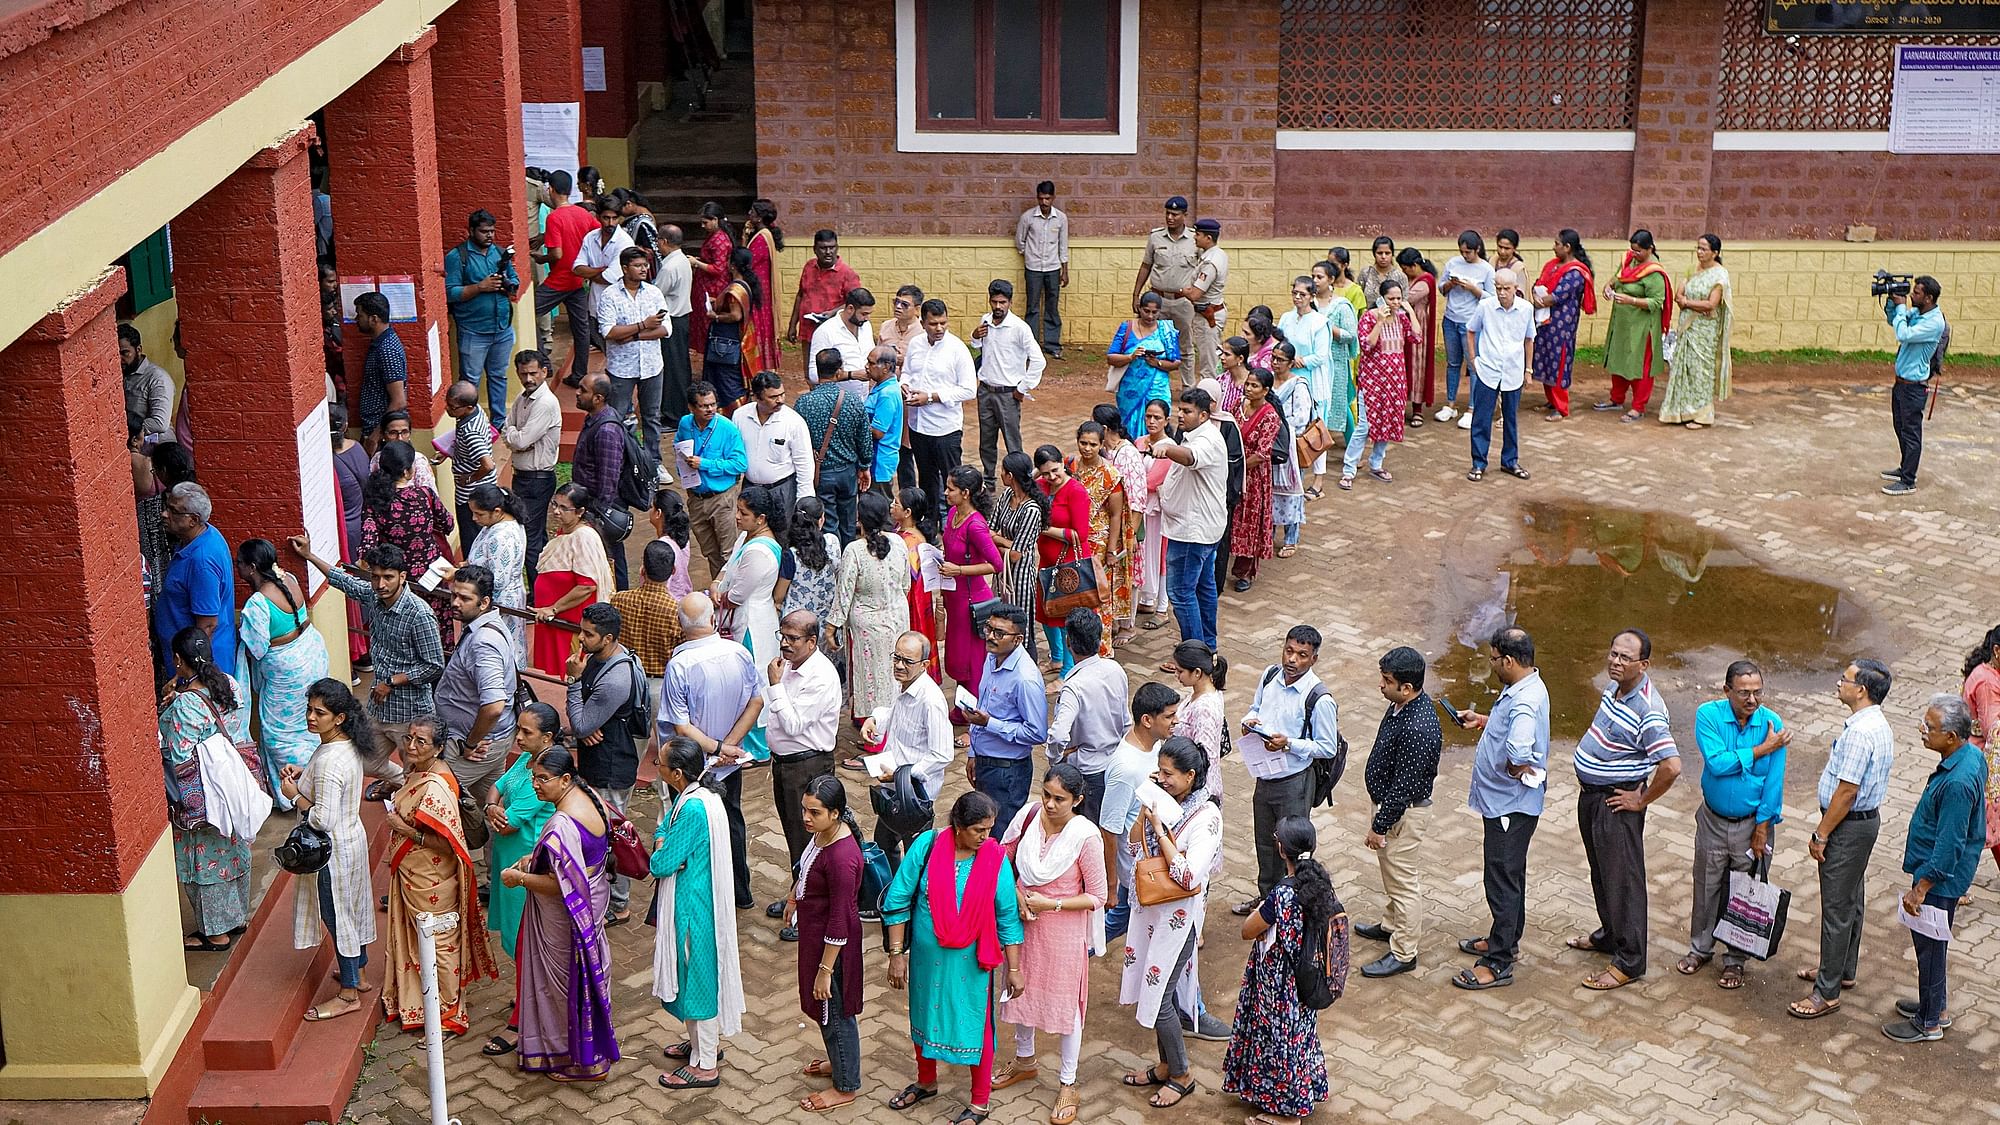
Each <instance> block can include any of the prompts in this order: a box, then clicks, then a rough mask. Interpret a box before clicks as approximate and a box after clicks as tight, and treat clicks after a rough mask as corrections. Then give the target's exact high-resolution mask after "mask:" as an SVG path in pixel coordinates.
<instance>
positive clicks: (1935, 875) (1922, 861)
mask: <svg viewBox="0 0 2000 1125" xmlns="http://www.w3.org/2000/svg"><path fill="white" fill-rule="evenodd" d="M1917 733H1918V734H1919V735H1921V736H1922V737H1923V740H1924V748H1925V749H1927V750H1929V751H1931V752H1932V753H1934V754H1936V755H1937V756H1938V766H1937V769H1935V770H1932V771H1931V776H1930V779H1929V780H1928V781H1926V782H1924V795H1923V796H1921V797H1919V798H1917V807H1916V808H1915V809H1912V810H1911V811H1910V831H1909V835H1908V838H1907V839H1906V841H1905V842H1904V844H1903V870H1904V871H1906V872H1908V873H1909V875H1910V879H1911V883H1910V889H1909V890H1907V891H1905V892H1903V913H1904V914H1907V915H1910V916H1911V917H1917V916H1919V915H1920V914H1922V913H1923V912H1925V911H1927V910H1933V909H1934V910H1936V911H1941V912H1942V913H1943V921H1944V923H1945V925H1946V926H1947V927H1949V926H1950V925H1951V923H1952V921H1953V920H1954V917H1955V916H1956V914H1957V912H1958V900H1959V899H1961V898H1963V897H1965V892H1966V891H1967V890H1969V889H1970V888H1971V886H1972V877H1973V876H1974V875H1976V874H1978V873H1979V856H1980V853H1982V852H1984V851H1985V850H1986V757H1985V755H1983V754H1981V753H1980V752H1979V747H1977V746H1974V745H1973V744H1972V712H1971V710H1970V709H1969V708H1967V707H1966V705H1965V701H1964V700H1962V699H1960V698H1959V697H1958V696H1956V695H1952V694H1950V693H1948V692H1939V693H1938V694H1936V695H1933V696H1931V698H1930V702H1929V704H1927V705H1926V706H1925V708H1924V721H1923V723H1922V725H1920V726H1918V727H1917ZM1910 940H1911V942H1912V944H1914V945H1915V946H1916V949H1917V998H1916V999H1915V1000H1898V1001H1897V1002H1896V1014H1897V1015H1900V1016H1902V1017H1903V1018H1902V1019H1900V1020H1897V1021H1896V1022H1895V1023H1891V1024H1887V1025H1885V1026H1884V1027H1883V1028H1882V1034H1884V1035H1886V1036H1888V1037H1889V1038H1891V1039H1894V1040H1895V1041H1896V1042H1898V1043H1925V1042H1929V1041H1930V1040H1933V1039H1942V1038H1944V1029H1945V1028H1947V1027H1950V1026H1951V1017H1950V1016H1949V1015H1948V1014H1947V1011H1948V1009H1947V1007H1946V1004H1945V1000H1946V989H1945V972H1944V961H1945V953H1946V951H1947V949H1948V948H1949V943H1948V942H1946V941H1944V940H1942V939H1939V938H1934V937H1930V936H1928V935H1926V934H1924V933H1923V932H1922V931H1920V930H1917V929H1915V928H1912V929H1911V931H1910Z"/></svg>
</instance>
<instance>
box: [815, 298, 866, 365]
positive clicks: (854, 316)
mask: <svg viewBox="0 0 2000 1125" xmlns="http://www.w3.org/2000/svg"><path fill="white" fill-rule="evenodd" d="M874 312H875V294H873V293H870V292H869V291H868V290H866V289H863V288H861V287H860V286H858V285H857V286H855V287H854V288H853V289H850V290H848V291H847V300H846V302H845V303H843V304H842V305H841V306H840V315H838V316H834V317H829V318H827V321H826V323H824V324H822V325H820V326H819V327H818V328H815V329H813V334H812V346H811V347H810V348H807V349H806V381H807V382H809V383H818V382H819V372H818V371H817V370H816V369H815V368H814V367H813V362H812V360H813V357H814V356H816V355H818V354H819V353H821V352H823V351H825V350H826V349H828V348H832V349H834V350H835V351H837V352H839V353H840V365H841V366H840V371H841V375H842V376H843V377H844V378H848V379H859V378H860V377H861V373H862V372H863V371H865V370H867V368H868V353H869V352H871V351H874V350H875V329H874V327H873V326H872V325H870V324H869V323H868V318H869V316H871V315H873V313H874Z"/></svg>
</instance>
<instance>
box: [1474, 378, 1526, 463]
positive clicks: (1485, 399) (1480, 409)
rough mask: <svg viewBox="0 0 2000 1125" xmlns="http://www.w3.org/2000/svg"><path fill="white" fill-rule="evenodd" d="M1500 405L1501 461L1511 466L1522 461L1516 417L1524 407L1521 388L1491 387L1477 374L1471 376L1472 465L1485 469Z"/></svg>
mask: <svg viewBox="0 0 2000 1125" xmlns="http://www.w3.org/2000/svg"><path fill="white" fill-rule="evenodd" d="M1495 402H1498V403H1499V405H1500V463H1501V464H1502V465H1504V466H1506V467H1507V468H1509V469H1512V468H1516V467H1518V466H1519V465H1520V463H1521V444H1520V440H1521V434H1520V426H1519V424H1518V423H1517V421H1516V416H1517V414H1518V413H1519V411H1520V406H1521V388H1520V387H1515V388H1514V389H1513V390H1511V391H1503V390H1501V389H1500V388H1498V387H1489V386H1487V385H1486V380H1484V379H1481V378H1479V377H1478V376H1477V375H1475V376H1473V378H1472V467H1473V468H1475V469H1478V470H1480V471H1481V472H1484V471H1485V470H1486V452H1487V450H1488V449H1490V448H1492V445H1493V405H1494V403H1495Z"/></svg>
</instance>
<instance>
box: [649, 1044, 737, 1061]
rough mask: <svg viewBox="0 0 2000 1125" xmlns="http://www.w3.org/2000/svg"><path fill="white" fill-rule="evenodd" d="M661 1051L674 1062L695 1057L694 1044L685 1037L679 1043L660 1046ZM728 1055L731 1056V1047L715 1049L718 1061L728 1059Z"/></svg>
mask: <svg viewBox="0 0 2000 1125" xmlns="http://www.w3.org/2000/svg"><path fill="white" fill-rule="evenodd" d="M660 1053H661V1054H662V1055H665V1056H666V1057H667V1058H668V1059H669V1060H671V1061H673V1062H686V1061H688V1060H689V1059H691V1058H693V1057H694V1044H692V1043H689V1042H688V1041H687V1040H685V1039H683V1040H681V1041H680V1042H678V1043H673V1044H669V1045H668V1046H665V1047H662V1048H660ZM728 1057H729V1048H727V1047H717V1048H716V1049H715V1061H716V1062H717V1063H720V1062H721V1061H722V1060H723V1059H726V1058H728Z"/></svg>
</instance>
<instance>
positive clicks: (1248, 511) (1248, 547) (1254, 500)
mask: <svg viewBox="0 0 2000 1125" xmlns="http://www.w3.org/2000/svg"><path fill="white" fill-rule="evenodd" d="M1274 382H1276V378H1275V377H1274V376H1273V375H1272V374H1271V373H1270V372H1269V371H1267V370H1265V369H1264V368H1262V367H1253V368H1251V369H1250V378H1249V379H1248V380H1247V381H1246V382H1245V383H1244V384H1243V392H1244V393H1243V411H1242V415H1243V422H1242V431H1243V502H1242V503H1241V504H1238V505H1237V506H1236V522H1235V523H1234V524H1233V525H1232V526H1231V529H1230V533H1229V553H1230V554H1232V555H1234V556H1236V563H1235V574H1236V590H1237V592H1238V593H1241V592H1242V591H1244V590H1248V589H1249V588H1250V583H1251V582H1253V581H1255V580H1256V578H1257V560H1259V559H1268V558H1270V557H1271V555H1272V554H1273V547H1272V539H1273V535H1272V531H1273V528H1272V523H1271V447H1272V445H1274V444H1275V443H1276V442H1277V440H1278V408H1277V407H1275V406H1273V405H1271V386H1272V384H1273V383H1274Z"/></svg>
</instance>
